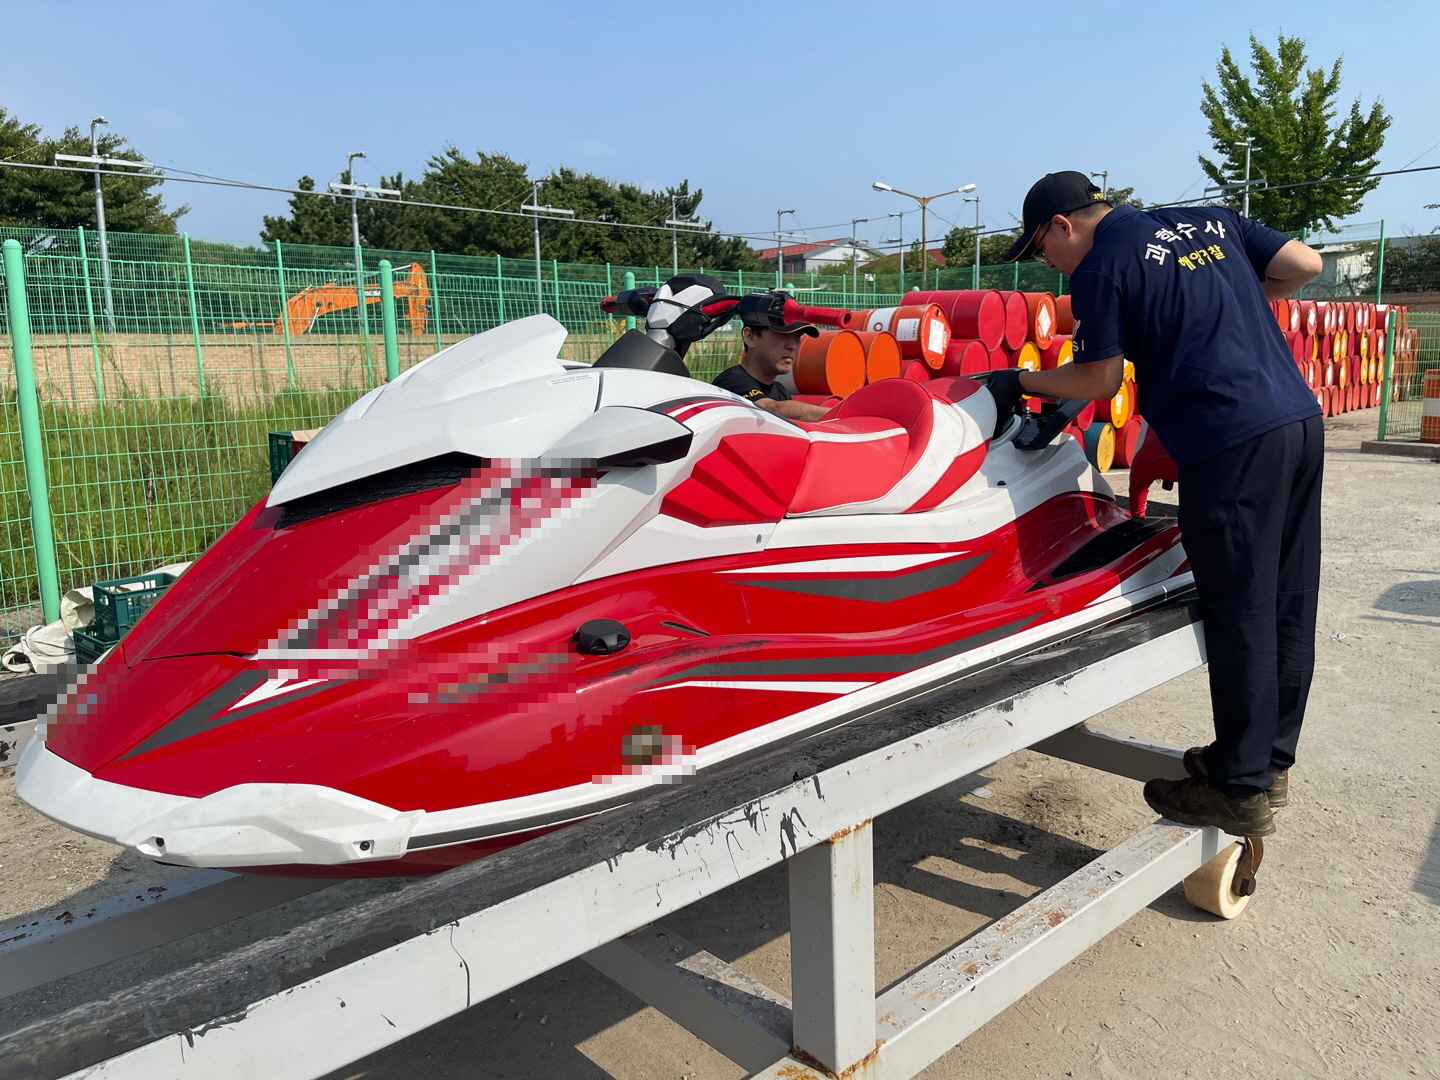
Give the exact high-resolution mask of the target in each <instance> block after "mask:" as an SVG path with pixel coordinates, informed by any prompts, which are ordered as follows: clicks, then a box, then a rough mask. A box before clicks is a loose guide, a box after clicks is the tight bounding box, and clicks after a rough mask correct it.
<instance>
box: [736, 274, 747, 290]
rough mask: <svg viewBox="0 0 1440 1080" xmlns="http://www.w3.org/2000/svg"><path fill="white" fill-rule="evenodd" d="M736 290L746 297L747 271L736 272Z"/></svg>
mask: <svg viewBox="0 0 1440 1080" xmlns="http://www.w3.org/2000/svg"><path fill="white" fill-rule="evenodd" d="M735 288H736V289H738V290H739V291H740V293H741V295H744V293H745V271H744V270H736V271H735Z"/></svg>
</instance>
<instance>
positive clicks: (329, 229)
mask: <svg viewBox="0 0 1440 1080" xmlns="http://www.w3.org/2000/svg"><path fill="white" fill-rule="evenodd" d="M342 175H343V176H344V178H345V179H344V180H343V181H342V182H343V183H349V182H350V175H349V173H344V174H342ZM295 186H296V187H297V188H298V189H299V190H300V191H314V190H315V181H314V180H312V179H311V178H310V177H308V176H302V177H300V179H299V180H298V181H297V182H296V184H295ZM262 221H263V222H264V228H262V229H261V230H260V239H261V240H263V241H265V242H266V243H267V244H270V243H274V242H275V241H276V240H279V241H280V242H281V243H283V244H318V245H320V246H322V247H349V246H350V243H351V235H350V204H349V201H348V200H345V199H336V198H332V197H329V196H326V195H291V196H290V216H289V217H281V216H278V215H277V216H275V217H270V216H269V215H268V214H267V215H266V216H265V217H264V218H263V219H262Z"/></svg>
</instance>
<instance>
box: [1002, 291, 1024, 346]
mask: <svg viewBox="0 0 1440 1080" xmlns="http://www.w3.org/2000/svg"><path fill="white" fill-rule="evenodd" d="M1000 295H1001V296H1003V297H1004V298H1005V338H1004V344H1005V347H1006V348H1007V349H1011V350H1014V349H1018V348H1020V346H1021V345H1024V344H1025V339H1026V338H1027V337H1029V336H1030V309H1029V307H1027V306H1026V304H1025V294H1024V293H1022V292H1002V293H1001V294H1000Z"/></svg>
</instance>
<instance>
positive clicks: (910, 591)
mask: <svg viewBox="0 0 1440 1080" xmlns="http://www.w3.org/2000/svg"><path fill="white" fill-rule="evenodd" d="M989 557H990V556H989V555H975V556H972V557H971V558H968V559H957V560H956V561H955V562H948V563H941V564H939V565H938V566H936V565H933V564H932V565H929V566H922V567H920V568H919V569H918V570H912V571H910V572H909V573H905V574H896V575H895V576H893V577H883V578H877V577H867V578H810V579H805V580H801V579H798V578H795V579H791V580H788V581H786V580H783V579H782V580H779V581H776V580H774V579H766V578H744V579H742V580H741V581H740V584H741V585H751V586H753V587H755V588H757V589H774V590H775V591H777V592H790V593H805V594H807V595H809V596H828V597H830V598H832V599H835V600H863V601H865V602H866V603H870V604H888V603H890V602H891V601H892V600H908V599H910V597H912V596H919V595H920V594H921V593H927V592H934V591H935V590H936V589H944V588H948V587H949V586H951V585H954V584H956V583H957V582H959V581H960V580H961V579H962V578H964V577H965V575H966V574H968V573H970V571H971V570H973V569H975V567H977V566H979V565H980V564H981V563H982V562H984V561H985V560H986V559H988V558H989Z"/></svg>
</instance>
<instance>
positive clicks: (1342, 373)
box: [1335, 356, 1350, 390]
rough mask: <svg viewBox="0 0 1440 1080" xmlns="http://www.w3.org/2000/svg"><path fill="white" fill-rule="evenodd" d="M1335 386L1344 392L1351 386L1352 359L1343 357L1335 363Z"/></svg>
mask: <svg viewBox="0 0 1440 1080" xmlns="http://www.w3.org/2000/svg"><path fill="white" fill-rule="evenodd" d="M1335 385H1336V386H1338V387H1340V389H1341V390H1344V389H1345V387H1347V386H1349V385H1350V358H1349V357H1348V356H1342V357H1340V358H1339V359H1337V360H1336V361H1335Z"/></svg>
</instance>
